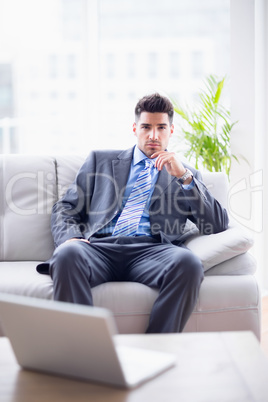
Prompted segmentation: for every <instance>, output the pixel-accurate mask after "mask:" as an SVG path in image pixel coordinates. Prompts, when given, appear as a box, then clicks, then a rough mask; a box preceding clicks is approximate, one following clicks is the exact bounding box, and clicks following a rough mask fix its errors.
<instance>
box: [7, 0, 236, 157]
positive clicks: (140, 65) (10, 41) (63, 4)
mask: <svg viewBox="0 0 268 402" xmlns="http://www.w3.org/2000/svg"><path fill="white" fill-rule="evenodd" d="M94 5H96V7H93V6H94ZM0 10H1V11H0V133H1V135H2V137H1V138H2V139H0V142H1V144H2V145H1V152H20V153H31V152H38V153H39V152H40V151H42V152H44V153H60V152H74V153H80V152H81V153H83V154H84V153H85V152H86V151H85V150H87V149H88V150H89V149H90V148H91V147H94V148H102V147H105V148H107V147H112V148H121V147H122V148H125V147H128V146H131V145H132V144H133V143H134V140H133V134H132V123H133V119H134V112H133V111H134V107H135V104H136V102H137V100H138V98H139V97H141V96H143V95H144V94H146V93H150V92H154V91H159V92H161V93H165V94H166V95H170V96H173V97H176V98H177V99H179V100H181V101H184V100H185V101H188V102H190V101H191V100H192V99H193V98H194V94H195V93H196V91H198V89H199V88H200V85H201V83H202V79H203V78H204V77H205V75H207V74H210V73H214V74H218V75H219V76H222V75H226V74H228V73H229V31H230V29H229V0H221V1H216V2H213V1H211V0H203V1H201V2H200V1H199V0H180V1H174V0H166V1H165V2H160V1H155V0H128V1H125V0H113V1H110V0H46V1H45V0H39V1H38V2H37V1H36V0H24V1H23V2H21V0H0ZM28 10H31V13H29V11H28ZM93 37H94V38H93ZM2 38H5V40H3V39H2ZM93 39H94V40H93ZM6 118H10V119H9V120H6ZM93 126H94V129H92V127H93ZM97 126H98V130H97V129H96V127H97ZM3 131H4V132H5V135H4V134H3ZM14 133H15V134H14ZM37 133H38V135H36V134H37ZM55 133H56V134H57V135H55ZM3 138H5V140H3Z"/></svg>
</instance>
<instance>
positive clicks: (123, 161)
mask: <svg viewBox="0 0 268 402" xmlns="http://www.w3.org/2000/svg"><path fill="white" fill-rule="evenodd" d="M133 149H134V148H130V149H128V150H126V151H123V152H121V153H120V154H119V155H118V157H117V159H114V160H113V161H112V169H113V178H114V180H115V183H116V191H117V196H119V195H120V194H121V197H122V196H123V195H124V194H122V193H123V192H122V191H121V190H122V188H124V187H125V186H126V184H127V179H128V175H129V169H130V165H131V161H132V155H133Z"/></svg>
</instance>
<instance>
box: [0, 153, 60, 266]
mask: <svg viewBox="0 0 268 402" xmlns="http://www.w3.org/2000/svg"><path fill="white" fill-rule="evenodd" d="M0 168H1V173H0V175H1V177H0V181H1V189H2V190H1V193H0V198H1V201H0V211H1V228H0V231H1V232H0V244H1V248H0V259H1V260H5V261H16V260H45V259H47V258H49V257H50V256H51V253H52V251H53V239H52V236H51V231H50V212H51V207H52V205H53V203H54V202H55V201H56V195H57V193H56V170H55V159H54V158H52V157H47V156H35V155H1V158H0Z"/></svg>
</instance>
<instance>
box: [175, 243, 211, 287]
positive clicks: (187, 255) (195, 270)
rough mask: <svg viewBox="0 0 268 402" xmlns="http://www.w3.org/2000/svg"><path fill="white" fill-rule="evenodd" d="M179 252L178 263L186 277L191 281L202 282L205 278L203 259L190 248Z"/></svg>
mask: <svg viewBox="0 0 268 402" xmlns="http://www.w3.org/2000/svg"><path fill="white" fill-rule="evenodd" d="M181 251H182V250H180V252H178V257H177V264H178V265H179V266H180V270H179V271H180V272H183V275H184V277H185V278H189V280H191V281H195V280H196V281H198V282H202V280H203V278H204V268H203V264H202V262H201V260H200V259H199V258H198V257H197V256H196V255H195V254H193V253H192V252H191V251H190V250H188V249H183V251H182V252H181Z"/></svg>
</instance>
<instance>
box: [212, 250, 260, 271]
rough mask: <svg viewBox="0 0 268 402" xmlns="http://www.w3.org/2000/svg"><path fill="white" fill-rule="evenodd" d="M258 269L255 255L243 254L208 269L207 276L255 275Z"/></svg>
mask: <svg viewBox="0 0 268 402" xmlns="http://www.w3.org/2000/svg"><path fill="white" fill-rule="evenodd" d="M256 268H257V263H256V260H255V258H254V257H253V255H251V254H250V253H243V254H240V255H237V256H236V257H233V258H231V259H230V260H227V261H223V262H221V263H220V264H218V265H215V266H214V267H212V268H210V269H208V270H207V271H206V272H205V275H206V276H213V275H214V276H215V275H218V276H219V275H254V274H255V272H256Z"/></svg>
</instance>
